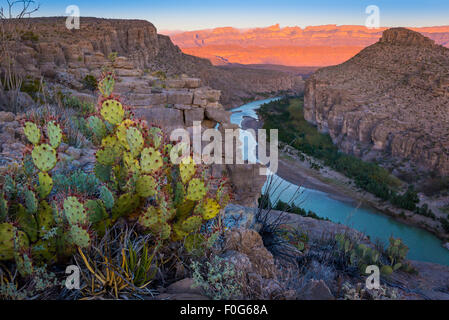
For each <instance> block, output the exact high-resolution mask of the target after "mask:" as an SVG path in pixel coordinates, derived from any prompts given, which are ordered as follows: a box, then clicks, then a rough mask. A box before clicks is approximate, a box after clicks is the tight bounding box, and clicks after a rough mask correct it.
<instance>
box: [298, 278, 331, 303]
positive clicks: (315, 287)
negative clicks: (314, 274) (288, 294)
mask: <svg viewBox="0 0 449 320" xmlns="http://www.w3.org/2000/svg"><path fill="white" fill-rule="evenodd" d="M298 299H299V300H335V297H334V295H333V294H332V292H331V291H330V289H329V287H328V286H327V285H326V283H325V282H324V281H323V280H314V279H311V280H309V282H307V284H306V286H305V287H304V289H303V290H302V292H301V293H300V294H299V296H298Z"/></svg>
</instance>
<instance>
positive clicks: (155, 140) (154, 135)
mask: <svg viewBox="0 0 449 320" xmlns="http://www.w3.org/2000/svg"><path fill="white" fill-rule="evenodd" d="M148 133H149V135H148V137H149V138H151V141H150V142H151V143H152V144H153V146H154V147H155V148H156V149H159V147H160V146H161V142H162V130H161V129H159V128H156V127H151V128H150V129H149V130H148Z"/></svg>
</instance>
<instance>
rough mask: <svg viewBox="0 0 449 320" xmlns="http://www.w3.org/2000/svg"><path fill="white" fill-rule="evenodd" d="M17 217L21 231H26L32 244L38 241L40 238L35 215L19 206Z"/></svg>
mask: <svg viewBox="0 0 449 320" xmlns="http://www.w3.org/2000/svg"><path fill="white" fill-rule="evenodd" d="M16 215H17V221H18V223H19V226H20V229H22V230H23V231H25V233H26V234H27V235H28V238H29V239H30V240H31V242H34V241H36V240H37V236H38V226H37V222H36V219H35V218H34V215H33V214H31V213H29V212H27V210H25V209H24V208H23V207H22V205H19V207H18V210H17V213H16Z"/></svg>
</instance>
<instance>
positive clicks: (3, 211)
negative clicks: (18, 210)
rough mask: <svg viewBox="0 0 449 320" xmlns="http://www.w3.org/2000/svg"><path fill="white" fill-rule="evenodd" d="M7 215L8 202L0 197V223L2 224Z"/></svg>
mask: <svg viewBox="0 0 449 320" xmlns="http://www.w3.org/2000/svg"><path fill="white" fill-rule="evenodd" d="M7 215H8V201H7V200H6V199H5V198H4V197H3V195H0V222H4V221H5V219H6V216H7Z"/></svg>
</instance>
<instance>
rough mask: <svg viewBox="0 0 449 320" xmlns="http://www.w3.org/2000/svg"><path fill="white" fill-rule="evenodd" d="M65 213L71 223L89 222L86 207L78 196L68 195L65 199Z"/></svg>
mask: <svg viewBox="0 0 449 320" xmlns="http://www.w3.org/2000/svg"><path fill="white" fill-rule="evenodd" d="M63 207H64V213H65V217H66V218H67V221H68V222H69V224H70V225H72V226H73V225H76V224H81V225H82V224H86V223H87V222H88V219H87V213H86V209H85V208H84V205H83V204H82V203H81V202H79V200H78V199H77V198H76V197H67V198H66V199H65V200H64V205H63Z"/></svg>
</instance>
